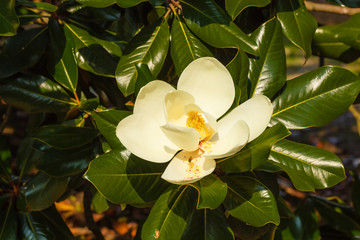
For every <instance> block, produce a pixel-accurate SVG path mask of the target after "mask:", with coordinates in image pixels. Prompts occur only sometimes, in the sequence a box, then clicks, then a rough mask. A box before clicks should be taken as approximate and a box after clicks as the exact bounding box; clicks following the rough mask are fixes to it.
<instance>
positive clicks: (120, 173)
mask: <svg viewBox="0 0 360 240" xmlns="http://www.w3.org/2000/svg"><path fill="white" fill-rule="evenodd" d="M165 167H166V164H157V163H151V162H148V161H145V160H143V159H140V158H137V157H135V156H134V155H132V154H130V152H129V151H127V150H123V151H118V150H113V151H111V152H109V153H106V154H103V155H100V156H99V157H98V158H95V159H94V160H93V161H92V162H91V163H90V165H89V169H88V170H87V172H86V173H85V175H84V177H85V178H86V179H87V180H89V181H90V182H91V183H92V184H94V186H95V187H96V189H97V190H98V191H99V192H100V193H101V194H102V195H103V196H105V197H106V198H107V199H109V200H110V201H111V202H114V203H130V204H137V203H139V204H141V203H146V202H152V201H155V200H156V199H157V197H158V196H160V195H161V194H162V193H163V191H164V190H165V189H166V188H168V187H169V185H170V184H168V183H167V182H166V181H164V180H162V179H161V175H162V173H163V171H164V170H165Z"/></svg>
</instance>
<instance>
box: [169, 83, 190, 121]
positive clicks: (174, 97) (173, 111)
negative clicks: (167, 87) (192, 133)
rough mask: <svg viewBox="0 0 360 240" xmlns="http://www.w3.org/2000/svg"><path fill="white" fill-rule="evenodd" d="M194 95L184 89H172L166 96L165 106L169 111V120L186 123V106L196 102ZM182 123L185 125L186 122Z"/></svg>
mask: <svg viewBox="0 0 360 240" xmlns="http://www.w3.org/2000/svg"><path fill="white" fill-rule="evenodd" d="M194 101H195V100H194V97H193V96H191V95H190V94H189V93H187V92H184V91H179V90H177V91H172V92H169V93H168V94H166V96H165V108H166V113H167V120H168V121H169V122H172V123H179V122H181V121H183V122H184V123H185V121H186V118H185V119H183V118H184V116H185V112H184V106H185V105H187V104H190V103H194ZM184 120H185V121H184ZM184 123H183V124H180V125H183V126H185V124H184Z"/></svg>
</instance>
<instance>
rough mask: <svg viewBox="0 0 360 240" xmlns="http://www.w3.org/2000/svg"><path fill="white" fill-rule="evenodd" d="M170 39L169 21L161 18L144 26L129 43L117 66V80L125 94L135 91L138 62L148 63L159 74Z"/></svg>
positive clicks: (151, 69)
mask: <svg viewBox="0 0 360 240" xmlns="http://www.w3.org/2000/svg"><path fill="white" fill-rule="evenodd" d="M169 39H170V33H169V26H168V23H167V21H166V20H165V19H160V20H159V21H158V22H157V23H156V24H154V25H148V26H146V27H145V28H143V29H142V30H141V31H140V32H139V33H138V34H137V35H136V36H135V37H134V38H133V39H132V40H131V42H130V43H129V44H128V45H127V47H126V49H125V51H124V55H123V56H122V57H121V58H120V61H119V64H118V65H117V68H116V81H117V84H118V87H119V89H120V90H121V92H122V93H123V94H124V96H128V95H130V94H132V93H134V91H135V82H136V79H137V71H136V64H138V63H144V64H147V65H148V67H149V70H150V72H151V73H152V74H153V75H154V76H157V75H158V74H159V72H160V70H161V68H162V66H163V64H164V61H165V57H166V55H167V52H168V48H169Z"/></svg>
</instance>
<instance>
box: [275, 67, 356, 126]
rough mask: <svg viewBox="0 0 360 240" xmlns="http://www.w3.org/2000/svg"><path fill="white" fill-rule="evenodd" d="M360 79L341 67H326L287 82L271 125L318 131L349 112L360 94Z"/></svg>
mask: <svg viewBox="0 0 360 240" xmlns="http://www.w3.org/2000/svg"><path fill="white" fill-rule="evenodd" d="M359 89H360V81H359V77H358V76H356V75H355V74H353V73H351V72H350V71H348V70H345V69H343V68H339V67H331V66H330V67H322V68H318V69H316V70H313V71H311V72H309V73H306V74H304V75H301V76H299V77H297V78H294V79H292V80H290V81H288V82H287V86H286V88H285V90H284V91H283V92H282V93H281V95H280V96H279V97H277V98H276V99H275V100H274V101H273V106H274V112H273V116H272V119H271V121H270V124H271V125H274V124H275V123H277V122H281V123H283V124H284V125H285V126H286V127H287V128H289V129H301V128H307V127H318V126H323V125H325V124H327V123H328V122H330V121H332V120H334V119H335V118H336V117H338V116H340V115H341V114H342V113H343V112H345V111H346V110H347V109H348V107H349V106H350V105H351V104H352V103H353V102H354V100H355V98H356V96H357V95H358V93H359Z"/></svg>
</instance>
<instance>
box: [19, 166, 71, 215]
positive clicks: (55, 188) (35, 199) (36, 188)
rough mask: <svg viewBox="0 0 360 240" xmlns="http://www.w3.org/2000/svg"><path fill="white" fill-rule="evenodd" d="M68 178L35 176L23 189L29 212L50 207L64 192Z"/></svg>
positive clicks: (44, 175) (39, 174)
mask: <svg viewBox="0 0 360 240" xmlns="http://www.w3.org/2000/svg"><path fill="white" fill-rule="evenodd" d="M68 182H69V178H52V177H50V176H49V175H47V174H44V173H41V172H40V173H38V174H36V175H35V176H34V177H33V178H32V179H31V180H30V181H29V182H28V183H27V184H26V188H25V189H24V194H25V198H26V203H27V209H28V210H29V211H40V210H43V209H46V208H48V207H50V206H51V205H52V204H53V203H54V202H55V201H56V200H58V198H59V197H61V195H62V194H63V193H64V192H65V190H66V187H67V184H68Z"/></svg>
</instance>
